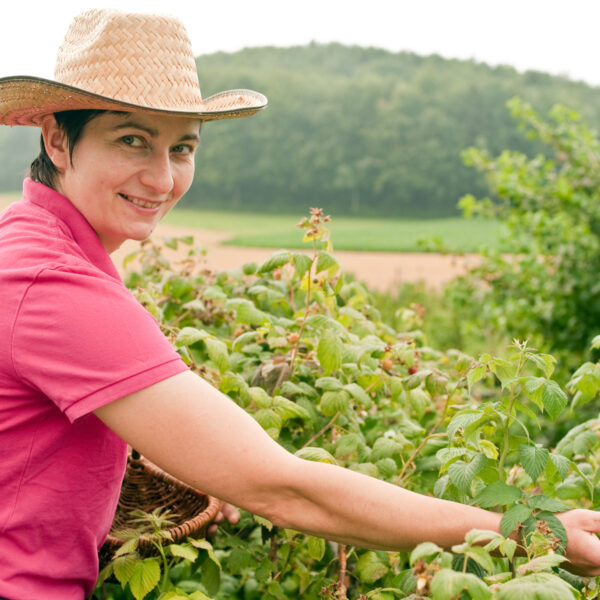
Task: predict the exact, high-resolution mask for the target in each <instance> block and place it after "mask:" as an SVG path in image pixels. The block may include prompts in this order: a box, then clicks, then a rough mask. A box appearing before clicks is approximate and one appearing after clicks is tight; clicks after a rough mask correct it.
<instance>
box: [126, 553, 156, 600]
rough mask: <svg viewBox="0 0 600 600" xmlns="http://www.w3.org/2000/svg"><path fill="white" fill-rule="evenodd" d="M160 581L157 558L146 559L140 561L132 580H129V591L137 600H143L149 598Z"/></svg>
mask: <svg viewBox="0 0 600 600" xmlns="http://www.w3.org/2000/svg"><path fill="white" fill-rule="evenodd" d="M159 581H160V567H159V565H158V561H157V560H156V559H155V558H146V559H144V560H142V561H139V562H138V563H137V564H136V566H135V570H134V572H133V574H132V575H131V578H130V579H129V589H130V590H131V593H132V594H133V596H134V598H135V600H142V598H144V597H145V596H147V595H148V594H149V593H150V592H151V591H152V590H153V589H154V588H155V587H156V586H157V585H158V582H159Z"/></svg>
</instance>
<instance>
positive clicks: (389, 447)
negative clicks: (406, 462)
mask: <svg viewBox="0 0 600 600" xmlns="http://www.w3.org/2000/svg"><path fill="white" fill-rule="evenodd" d="M403 449H404V445H403V444H400V443H398V442H397V441H396V440H394V439H391V438H387V437H380V438H377V439H376V440H375V443H374V444H373V450H372V452H371V460H372V461H378V460H381V459H382V458H388V457H391V456H394V455H396V454H401V453H402V450H403Z"/></svg>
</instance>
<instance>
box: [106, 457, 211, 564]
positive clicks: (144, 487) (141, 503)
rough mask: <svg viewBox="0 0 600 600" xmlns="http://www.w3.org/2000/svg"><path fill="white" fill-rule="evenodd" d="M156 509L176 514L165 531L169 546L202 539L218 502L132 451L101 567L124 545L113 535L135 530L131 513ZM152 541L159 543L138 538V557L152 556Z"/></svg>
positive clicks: (154, 549)
mask: <svg viewBox="0 0 600 600" xmlns="http://www.w3.org/2000/svg"><path fill="white" fill-rule="evenodd" d="M157 507H164V508H165V509H168V510H169V511H170V512H171V513H173V514H174V515H175V517H174V518H173V519H171V520H176V521H177V524H176V525H174V526H173V527H171V528H169V529H166V531H168V532H169V533H170V534H171V540H164V543H167V544H169V543H172V542H179V541H181V540H183V539H185V538H186V537H187V536H197V537H203V536H204V535H205V534H206V530H207V528H208V525H209V524H210V523H211V522H212V521H213V520H214V518H215V517H216V515H217V512H218V511H219V507H220V502H219V500H217V499H216V498H213V497H212V496H208V495H207V494H203V493H202V492H199V491H198V490H195V489H194V488H192V487H190V486H189V485H186V484H185V483H183V482H181V481H179V480H178V479H175V478H174V477H172V476H171V475H169V474H168V473H165V472H164V471H162V470H161V469H159V468H158V467H157V466H155V465H153V464H152V463H151V462H150V461H148V460H146V459H145V458H144V457H142V456H140V455H139V454H138V453H137V452H136V451H135V450H132V451H131V452H130V453H129V456H128V457H127V468H126V471H125V477H124V479H123V485H122V487H121V495H120V496H119V503H118V505H117V511H116V514H115V517H114V520H113V524H112V527H111V530H110V533H109V535H108V537H107V538H106V541H105V542H104V545H103V546H102V548H101V549H100V564H101V566H102V565H103V564H106V563H107V562H108V561H109V560H110V559H111V558H112V556H113V554H114V552H116V550H118V549H119V548H120V546H121V545H123V543H124V542H125V540H124V539H122V538H120V537H117V536H116V534H118V533H119V532H120V531H123V530H128V529H135V527H136V523H134V522H133V519H134V518H135V517H133V516H132V515H131V512H132V511H133V510H143V511H145V512H152V511H153V510H154V509H155V508H157ZM153 541H155V542H156V541H158V538H157V537H155V536H149V537H148V539H145V538H143V539H140V543H139V546H138V551H139V552H140V554H142V555H144V556H149V555H151V554H155V553H156V547H155V546H154V544H153V543H152V542H153Z"/></svg>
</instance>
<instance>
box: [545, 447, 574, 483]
mask: <svg viewBox="0 0 600 600" xmlns="http://www.w3.org/2000/svg"><path fill="white" fill-rule="evenodd" d="M550 460H551V461H552V464H553V465H554V466H555V467H556V470H557V471H558V474H559V475H560V478H561V479H564V478H565V477H566V476H567V473H568V472H569V466H570V464H571V461H570V460H569V459H568V458H567V457H566V456H563V455H562V454H556V453H552V452H551V453H550Z"/></svg>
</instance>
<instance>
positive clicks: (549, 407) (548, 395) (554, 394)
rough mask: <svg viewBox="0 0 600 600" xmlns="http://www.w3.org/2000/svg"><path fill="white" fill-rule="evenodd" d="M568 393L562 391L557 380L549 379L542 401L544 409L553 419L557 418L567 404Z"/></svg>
mask: <svg viewBox="0 0 600 600" xmlns="http://www.w3.org/2000/svg"><path fill="white" fill-rule="evenodd" d="M567 402H568V398H567V395H566V394H565V393H564V392H563V391H562V389H561V388H560V386H559V385H558V383H556V381H547V382H546V385H545V386H544V392H543V393H542V403H543V404H544V409H545V410H546V412H547V413H548V414H549V415H550V417H551V418H552V419H553V420H556V418H557V417H558V415H560V413H561V412H562V411H563V409H564V408H565V406H566V405H567Z"/></svg>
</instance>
